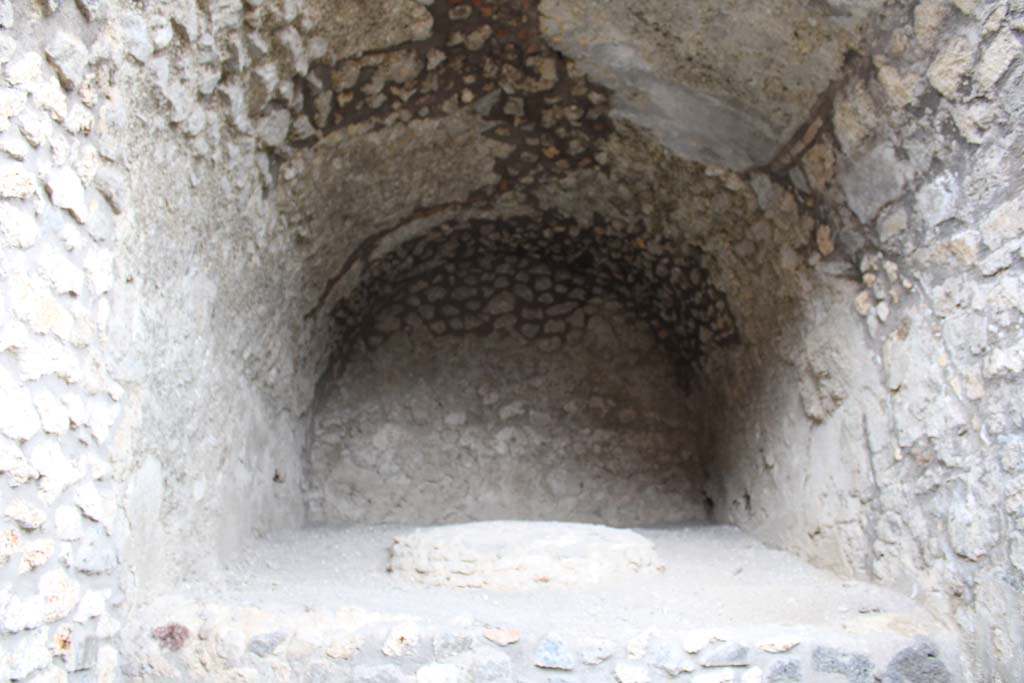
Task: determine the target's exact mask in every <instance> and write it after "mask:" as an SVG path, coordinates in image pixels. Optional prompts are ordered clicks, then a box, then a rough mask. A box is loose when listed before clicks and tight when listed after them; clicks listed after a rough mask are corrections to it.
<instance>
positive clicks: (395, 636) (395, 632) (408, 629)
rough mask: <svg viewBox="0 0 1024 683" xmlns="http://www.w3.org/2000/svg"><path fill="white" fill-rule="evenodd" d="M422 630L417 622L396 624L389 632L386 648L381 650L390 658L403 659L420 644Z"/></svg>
mask: <svg viewBox="0 0 1024 683" xmlns="http://www.w3.org/2000/svg"><path fill="white" fill-rule="evenodd" d="M419 640H420V629H419V626H417V624H416V623H415V622H412V621H403V622H401V623H399V624H395V625H394V626H393V627H391V630H390V631H388V635H387V638H385V639H384V646H383V647H382V648H381V652H383V653H384V654H385V655H386V656H388V657H402V656H404V655H407V654H410V653H411V652H412V651H413V650H415V648H416V645H418V644H419Z"/></svg>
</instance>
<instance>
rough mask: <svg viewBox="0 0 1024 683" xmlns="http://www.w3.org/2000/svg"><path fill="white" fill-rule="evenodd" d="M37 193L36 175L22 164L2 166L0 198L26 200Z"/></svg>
mask: <svg viewBox="0 0 1024 683" xmlns="http://www.w3.org/2000/svg"><path fill="white" fill-rule="evenodd" d="M35 193H36V175H35V173H31V172H29V171H26V170H25V169H24V168H23V167H22V166H21V164H12V163H7V164H0V198H2V199H25V198H26V197H31V196H32V195H34V194H35Z"/></svg>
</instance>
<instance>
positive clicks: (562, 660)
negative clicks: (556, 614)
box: [533, 634, 576, 671]
mask: <svg viewBox="0 0 1024 683" xmlns="http://www.w3.org/2000/svg"><path fill="white" fill-rule="evenodd" d="M533 664H534V666H536V667H538V668H541V669H558V670H560V671H572V670H573V669H575V668H576V656H575V655H573V653H572V650H571V649H570V648H569V646H568V645H567V644H566V642H565V640H563V639H562V638H561V637H560V636H557V635H554V634H548V635H546V636H544V638H543V639H542V640H541V641H540V642H539V643H538V644H537V648H536V649H535V650H534V654H533Z"/></svg>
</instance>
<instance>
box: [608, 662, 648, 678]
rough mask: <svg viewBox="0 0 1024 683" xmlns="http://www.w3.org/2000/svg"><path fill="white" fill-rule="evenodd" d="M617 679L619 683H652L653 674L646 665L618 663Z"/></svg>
mask: <svg viewBox="0 0 1024 683" xmlns="http://www.w3.org/2000/svg"><path fill="white" fill-rule="evenodd" d="M615 679H616V680H617V681H619V683H650V680H651V672H650V671H649V670H648V668H647V666H646V665H645V664H640V663H638V662H618V663H617V664H616V665H615Z"/></svg>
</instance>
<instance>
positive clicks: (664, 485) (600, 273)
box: [307, 217, 731, 525]
mask: <svg viewBox="0 0 1024 683" xmlns="http://www.w3.org/2000/svg"><path fill="white" fill-rule="evenodd" d="M551 218H552V219H553V217H551ZM652 251H655V250H654V249H651V250H649V251H644V250H641V249H638V248H637V246H636V244H635V242H632V241H630V240H627V239H613V238H611V237H608V238H604V239H601V238H596V237H595V236H594V234H593V232H592V229H589V228H581V227H580V226H573V225H570V224H566V223H562V224H560V225H555V226H553V227H549V228H541V227H539V226H533V225H531V224H530V223H529V222H519V223H518V224H517V223H515V222H511V221H509V222H505V223H503V224H498V225H494V224H487V223H485V224H482V225H477V226H469V227H457V226H442V228H441V229H440V230H438V231H436V232H435V233H431V234H429V235H427V236H425V237H423V238H419V239H417V240H413V241H410V242H406V243H405V244H404V245H402V247H401V248H399V249H398V250H397V251H395V252H393V253H391V254H389V255H388V256H387V257H385V258H383V259H380V260H378V261H374V262H371V263H370V264H369V267H368V269H367V273H368V279H367V280H366V281H365V282H364V283H363V284H362V285H360V286H359V287H358V288H357V290H356V292H355V293H354V295H353V297H352V298H351V299H350V300H349V301H347V302H345V303H344V304H343V305H341V306H339V307H338V309H337V310H336V312H335V315H336V316H337V317H338V319H339V329H340V330H341V331H340V332H339V339H340V340H341V341H342V345H341V346H340V347H339V348H338V350H337V351H336V354H337V359H336V368H335V370H334V373H333V374H334V375H335V379H334V380H333V381H331V382H330V383H329V384H328V385H326V386H325V387H324V389H323V393H324V397H323V398H322V399H321V404H320V405H319V406H318V408H317V415H316V418H315V427H314V431H313V437H312V438H313V440H312V443H311V446H310V461H311V462H310V466H309V468H310V469H309V473H308V475H307V482H308V486H309V488H310V489H311V490H312V493H311V494H310V502H311V513H312V519H313V520H315V521H331V522H353V521H359V522H406V523H427V522H452V521H465V520H478V519H562V520H576V521H595V522H604V523H611V524H618V525H637V524H663V523H669V522H679V521H683V520H692V519H703V518H704V517H705V516H706V510H705V505H706V500H705V496H704V492H703V490H702V487H703V478H704V477H703V472H702V464H701V461H702V459H701V457H700V437H701V432H702V424H703V423H702V416H701V415H700V413H699V410H698V409H697V406H696V405H694V404H692V403H690V402H688V397H687V394H686V392H685V391H684V390H683V389H682V387H681V382H684V381H690V382H692V381H693V373H694V369H695V368H694V365H693V364H694V363H695V362H696V360H697V357H698V356H699V354H700V352H701V350H700V346H701V344H700V342H701V338H700V337H699V335H697V334H695V332H694V331H693V330H692V329H690V328H689V326H691V325H694V324H696V323H699V322H700V321H703V320H707V321H711V322H714V323H715V325H716V330H717V331H718V333H719V334H718V337H717V338H715V337H711V336H709V337H707V338H706V339H705V343H707V344H711V343H714V342H715V341H717V342H725V341H727V340H728V338H729V335H730V333H731V326H730V324H729V321H728V318H727V316H725V315H723V314H722V312H721V311H720V310H719V308H717V307H716V303H718V302H720V301H721V299H720V298H719V297H718V296H717V295H716V293H715V292H713V291H708V290H707V289H706V288H703V287H702V285H704V286H706V283H705V282H704V281H703V280H702V278H701V271H700V268H699V266H698V265H697V264H696V263H694V262H691V263H685V262H684V263H682V264H676V263H673V262H672V260H670V259H669V258H668V257H667V256H665V255H663V256H662V257H661V258H650V253H651V252H652ZM691 260H692V259H691ZM684 278H685V280H684ZM683 280H684V281H683ZM681 281H683V282H681ZM673 283H678V284H673ZM666 350H671V351H672V352H673V353H666V352H665V351H666ZM673 361H674V362H673Z"/></svg>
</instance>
